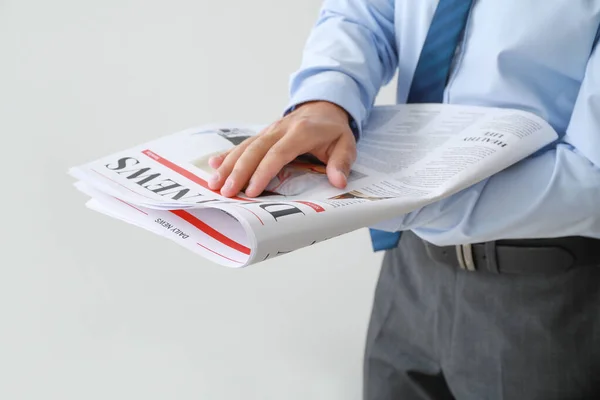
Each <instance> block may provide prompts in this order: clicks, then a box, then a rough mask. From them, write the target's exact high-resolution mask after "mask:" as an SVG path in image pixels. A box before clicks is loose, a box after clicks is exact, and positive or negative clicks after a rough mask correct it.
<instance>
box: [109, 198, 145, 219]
mask: <svg viewBox="0 0 600 400" xmlns="http://www.w3.org/2000/svg"><path fill="white" fill-rule="evenodd" d="M113 199H115V200H119V201H120V202H121V203H123V204H125V205H128V206H129V207H131V208H133V209H135V210H138V211H139V212H141V213H142V214H146V215H148V213H147V212H146V211H142V210H140V209H139V208H137V207H136V206H133V205H131V204H129V203H128V202H126V201H123V200H121V199H119V198H116V197H114V196H113Z"/></svg>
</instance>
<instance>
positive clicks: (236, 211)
mask: <svg viewBox="0 0 600 400" xmlns="http://www.w3.org/2000/svg"><path fill="white" fill-rule="evenodd" d="M262 128H263V127H262V126H259V125H256V126H255V125H240V124H221V125H210V126H203V127H200V128H195V129H188V130H185V131H183V132H179V133H176V134H173V135H169V136H165V137H163V138H160V139H158V140H154V141H151V142H149V143H145V144H143V145H140V146H137V147H133V148H131V149H128V150H125V151H122V152H119V153H116V154H112V155H109V156H107V157H103V158H101V159H99V160H97V161H93V162H90V163H88V164H85V165H82V166H79V167H75V168H72V169H71V170H70V171H69V173H70V174H71V175H72V176H73V177H74V178H76V179H77V180H78V181H77V183H76V184H75V186H76V187H77V189H79V190H80V191H82V192H83V193H85V194H87V195H88V196H89V197H91V199H90V200H89V201H88V202H87V206H88V207H89V208H90V209H92V210H95V211H98V212H101V213H103V214H106V215H108V216H111V217H113V218H116V219H119V220H123V221H125V222H128V223H130V224H133V225H136V226H138V227H140V228H144V229H147V230H149V231H151V232H153V233H156V234H158V235H161V236H164V237H165V238H167V239H171V240H173V241H175V242H176V243H178V244H180V245H181V246H183V247H185V248H187V249H189V250H191V251H193V252H195V253H197V254H199V255H201V256H204V257H205V258H207V259H209V260H211V261H213V262H215V263H219V264H222V265H225V266H229V267H244V266H247V265H250V264H255V263H257V262H261V261H264V260H267V259H271V258H273V257H276V256H279V255H282V254H287V253H290V252H292V251H294V250H297V249H300V248H302V247H305V246H310V245H313V244H315V243H317V242H321V241H324V240H327V239H330V238H333V237H336V236H339V235H342V234H345V233H348V232H351V231H354V230H357V229H360V228H365V227H369V226H374V225H376V224H377V223H379V222H382V221H385V220H387V219H391V218H394V217H398V216H401V215H403V214H406V213H409V212H412V211H415V210H417V209H419V208H421V207H424V206H426V205H428V204H431V203H433V202H436V201H438V200H440V199H442V198H445V197H448V196H451V195H452V194H454V193H457V192H459V191H461V190H463V189H466V188H468V187H469V186H471V185H473V184H475V183H477V182H479V181H482V180H484V179H486V178H488V177H490V176H491V175H493V174H495V173H498V172H500V171H501V170H503V169H505V168H507V167H509V166H511V165H513V164H515V163H517V162H519V161H520V160H522V159H524V158H526V157H528V156H529V155H531V154H533V153H535V152H536V151H537V150H539V149H540V148H542V147H544V146H546V145H548V144H550V143H552V142H553V141H555V140H556V139H557V137H558V136H557V134H556V132H555V131H554V130H553V129H552V127H551V126H550V125H549V124H548V123H546V122H545V121H544V120H543V119H541V118H539V117H538V116H536V115H534V114H531V113H528V112H524V111H520V110H510V109H500V108H487V107H472V106H459V105H436V104H425V105H398V106H378V107H375V108H374V109H373V111H372V113H371V115H370V117H369V119H368V121H367V123H366V125H365V127H364V130H363V132H362V136H361V139H360V140H359V143H358V157H357V161H356V163H355V165H354V166H353V169H352V172H351V174H350V176H349V179H348V185H347V187H346V188H345V189H343V190H340V189H336V188H335V187H333V186H331V185H330V184H329V183H328V180H327V177H326V175H325V167H324V165H322V164H321V163H319V162H318V161H315V160H314V159H312V158H311V157H310V156H308V155H307V156H302V157H299V158H298V159H296V160H295V161H294V162H292V163H290V164H289V165H287V166H286V167H285V168H283V170H282V171H281V172H280V173H279V174H278V175H277V176H276V177H275V178H274V179H273V180H272V181H271V183H270V184H269V186H268V187H267V190H266V191H265V192H264V193H263V194H262V195H261V196H260V197H258V198H247V197H245V196H244V193H240V194H239V195H238V196H237V197H235V198H225V197H222V196H220V194H219V193H218V192H215V191H212V190H210V189H209V187H208V184H207V179H208V178H209V176H210V175H211V173H212V170H211V168H210V167H209V165H208V159H209V158H210V157H211V156H212V155H215V154H219V153H221V152H223V151H225V150H227V149H229V148H231V147H233V146H235V145H237V144H238V143H240V142H241V141H243V140H244V139H246V138H247V137H249V136H252V135H255V134H257V133H258V132H260V130H261V129H262Z"/></svg>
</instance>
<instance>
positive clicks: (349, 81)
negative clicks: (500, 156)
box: [290, 0, 600, 245]
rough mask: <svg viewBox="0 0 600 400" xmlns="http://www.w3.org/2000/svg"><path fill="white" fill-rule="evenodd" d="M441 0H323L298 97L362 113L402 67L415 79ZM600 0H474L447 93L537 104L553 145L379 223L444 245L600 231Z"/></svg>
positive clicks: (464, 99)
mask: <svg viewBox="0 0 600 400" xmlns="http://www.w3.org/2000/svg"><path fill="white" fill-rule="evenodd" d="M436 5H437V1H436V0H418V1H415V0H396V1H393V0H326V1H325V2H324V4H323V7H322V10H321V13H320V15H319V19H318V22H317V24H316V25H315V27H314V28H313V30H312V32H311V35H310V37H309V40H308V42H307V45H306V48H305V52H304V57H303V62H302V66H301V68H300V69H299V70H298V71H297V72H296V73H295V74H294V75H293V76H292V78H291V103H290V106H293V105H296V104H299V103H302V102H305V101H310V100H327V101H330V102H333V103H336V104H338V105H339V106H341V107H343V108H344V109H346V110H347V111H348V112H349V113H350V115H351V116H352V117H353V118H354V119H355V120H356V121H357V123H358V125H359V126H360V125H361V124H363V123H364V121H365V119H366V118H367V117H368V115H369V112H370V109H371V107H372V105H373V103H374V100H375V97H376V95H377V93H378V91H379V89H380V88H381V87H382V86H383V85H384V84H386V83H388V82H389V81H390V80H391V79H392V78H393V76H394V74H395V72H396V71H397V70H398V71H399V74H398V88H397V102H398V103H404V102H406V97H407V95H408V90H409V88H410V83H411V80H412V76H413V73H414V71H415V68H416V65H417V61H418V58H419V54H420V51H421V48H422V46H423V43H424V41H425V37H426V35H427V30H428V28H429V24H430V22H431V19H432V17H433V13H434V11H435V8H436ZM599 26H600V0H588V1H568V0H562V1H560V0H559V1H538V0H476V1H475V3H474V5H473V8H472V10H471V13H470V16H469V21H468V22H467V27H466V30H465V33H464V38H463V40H462V42H461V44H460V46H459V48H458V49H457V52H456V56H455V59H454V61H453V68H452V71H451V75H450V79H449V81H448V85H447V88H446V91H445V95H444V102H446V103H453V104H470V105H481V106H496V107H510V108H517V109H522V110H527V111H531V112H534V113H536V114H538V115H540V116H541V117H542V118H544V119H545V120H546V121H548V122H549V123H550V124H551V125H552V126H553V127H554V128H555V129H556V131H557V132H558V133H559V135H561V141H560V142H559V143H558V144H557V146H556V147H554V148H552V149H549V150H548V151H545V152H543V153H542V154H539V155H536V156H535V157H530V158H528V159H527V160H524V161H522V162H520V163H519V164H517V165H515V166H513V167H511V168H509V169H507V170H505V171H503V172H501V173H499V174H497V175H494V176H493V177H491V178H489V179H487V180H486V181H484V182H481V183H479V184H477V185H475V186H473V187H471V188H469V189H467V190H465V191H462V192H460V193H458V194H456V195H454V196H452V197H449V198H447V199H445V200H442V201H439V202H437V203H435V204H431V205H429V206H426V207H423V208H422V209H419V210H417V211H415V212H412V213H410V214H407V215H401V216H398V217H397V218H395V219H392V220H389V221H386V222H384V223H381V224H379V225H377V226H376V227H375V228H377V229H382V230H388V231H398V230H413V231H414V232H415V233H416V234H417V235H419V236H421V237H422V238H423V239H425V240H428V241H430V242H432V243H435V244H438V245H455V244H465V243H475V242H481V241H488V240H498V239H505V238H547V237H560V236H571V235H581V236H590V237H596V238H600V46H594V43H595V41H596V37H597V33H598V29H599Z"/></svg>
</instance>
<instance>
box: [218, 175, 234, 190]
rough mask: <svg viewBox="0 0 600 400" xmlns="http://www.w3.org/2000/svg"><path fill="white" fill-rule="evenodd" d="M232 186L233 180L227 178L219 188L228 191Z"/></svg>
mask: <svg viewBox="0 0 600 400" xmlns="http://www.w3.org/2000/svg"><path fill="white" fill-rule="evenodd" d="M232 187H233V180H232V179H231V178H230V179H227V180H226V181H225V184H224V185H223V188H221V191H229V190H231V188H232Z"/></svg>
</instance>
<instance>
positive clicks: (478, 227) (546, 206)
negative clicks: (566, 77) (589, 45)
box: [376, 46, 600, 245]
mask: <svg viewBox="0 0 600 400" xmlns="http://www.w3.org/2000/svg"><path fill="white" fill-rule="evenodd" d="M376 228H378V229H382V230H390V231H396V230H409V229H411V230H413V231H414V232H415V233H416V234H417V235H419V236H421V237H422V238H423V239H425V240H427V241H430V242H432V243H434V244H438V245H455V244H464V243H475V242H481V241H488V240H498V239H507V238H515V239H519V238H544V237H546V238H547V237H560V236H573V235H579V236H592V237H595V236H598V233H599V232H600V46H596V50H595V53H594V54H592V55H591V57H590V60H589V62H588V65H587V68H586V73H585V77H584V80H583V82H582V86H581V89H580V92H579V96H578V98H577V101H576V103H575V107H574V111H573V114H572V117H571V121H570V123H569V126H568V128H567V132H566V135H565V136H564V137H563V139H562V141H561V143H559V144H558V145H557V147H556V148H555V149H552V150H549V151H547V152H545V153H542V154H541V155H539V156H536V157H531V158H528V159H526V160H524V161H522V162H520V163H518V164H517V165H515V166H513V167H511V168H508V169H507V170H505V171H503V172H501V173H499V174H496V175H494V176H493V177H491V178H489V179H487V180H486V181H484V182H481V183H479V184H477V185H475V186H473V187H471V188H469V189H467V190H464V191H462V192H460V193H458V194H456V195H454V196H451V197H449V198H447V199H444V200H442V201H439V202H436V203H434V204H431V205H429V206H426V207H423V208H422V209H420V210H417V211H415V212H413V213H410V214H407V215H403V216H401V217H398V218H397V219H394V220H391V221H387V222H384V223H382V224H379V225H377V226H376Z"/></svg>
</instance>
